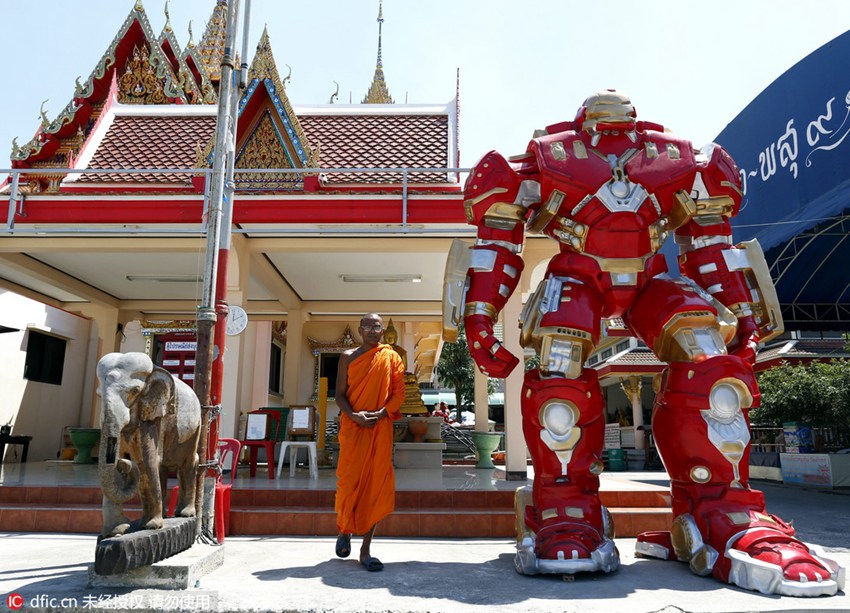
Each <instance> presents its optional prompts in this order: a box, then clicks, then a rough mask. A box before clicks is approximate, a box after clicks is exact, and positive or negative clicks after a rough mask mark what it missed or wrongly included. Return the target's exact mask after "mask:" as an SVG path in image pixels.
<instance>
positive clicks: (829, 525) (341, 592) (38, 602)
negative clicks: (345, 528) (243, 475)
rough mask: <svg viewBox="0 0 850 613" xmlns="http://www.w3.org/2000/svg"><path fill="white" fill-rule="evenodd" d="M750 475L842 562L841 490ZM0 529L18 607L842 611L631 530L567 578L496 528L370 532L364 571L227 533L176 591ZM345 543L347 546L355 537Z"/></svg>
mask: <svg viewBox="0 0 850 613" xmlns="http://www.w3.org/2000/svg"><path fill="white" fill-rule="evenodd" d="M756 486H757V487H759V488H760V489H763V490H764V491H765V493H766V495H767V499H768V508H769V509H770V511H771V512H774V513H777V514H780V515H783V516H784V517H785V518H786V519H794V520H796V521H795V524H796V525H797V526H798V530H799V532H800V535H801V536H802V538H804V539H805V540H807V541H810V542H819V543H820V544H821V545H823V546H824V550H825V551H827V552H829V553H830V554H831V555H832V557H834V558H837V559H838V560H839V561H840V562H841V563H843V564H844V565H845V566H850V530H848V526H850V497H848V496H847V495H842V494H835V493H825V492H816V491H807V490H802V489H799V488H794V487H788V486H783V485H773V484H756ZM0 539H2V541H0V542H2V544H0V596H2V599H3V601H6V598H7V595H8V594H10V593H16V594H20V595H21V597H22V599H23V608H22V609H21V610H23V611H28V610H36V609H39V610H52V611H73V610H75V609H76V610H79V611H91V610H93V609H108V610H115V609H117V610H135V611H139V610H166V611H169V610H172V611H173V610H187V611H188V610H192V611H197V610H205V611H344V612H348V611H352V612H353V611H358V612H360V611H375V612H378V611H415V612H426V611H428V612H441V611H446V612H454V611H476V612H477V611H481V612H483V611H487V612H490V611H522V612H532V611H570V612H572V611H576V612H579V611H580V612H582V613H594V612H597V611H599V612H602V611H605V612H608V611H629V612H630V613H631V612H655V611H665V612H674V611H694V612H701V611H706V612H709V611H710V612H727V611H850V596H848V595H847V594H846V593H840V594H839V595H838V596H834V597H831V598H817V599H796V598H787V597H775V596H762V595H760V594H756V593H752V592H745V591H743V590H740V589H737V588H734V587H731V586H727V585H723V584H721V583H719V582H717V581H715V580H713V579H710V578H703V577H697V576H694V575H692V574H691V573H690V571H689V570H688V569H687V567H686V566H685V565H684V564H679V563H676V562H660V561H655V560H646V559H636V558H635V557H634V555H633V551H634V539H618V540H617V546H618V547H619V549H620V553H621V558H622V563H623V565H622V567H621V568H620V570H619V571H618V572H616V573H614V574H612V575H584V576H582V575H578V576H577V577H576V579H575V581H573V582H567V581H563V580H562V579H561V578H560V577H554V576H538V577H525V576H521V575H518V574H517V573H516V572H515V571H514V570H513V543H512V542H511V541H510V540H508V539H505V540H433V539H381V538H380V537H379V538H378V539H377V540H376V542H375V544H374V546H373V553H374V554H375V555H378V556H379V557H380V558H381V559H382V560H383V561H384V563H385V564H386V568H385V569H384V571H383V572H380V573H367V572H366V571H365V570H364V569H363V568H362V567H361V566H360V565H359V564H358V563H357V562H356V561H354V559H348V560H340V559H337V558H336V557H335V556H334V554H333V548H334V543H333V541H334V539H333V538H330V537H323V538H295V537H237V538H229V539H228V540H227V543H226V545H225V564H224V566H223V567H222V568H219V569H218V570H216V571H214V572H213V573H211V574H209V575H207V576H206V577H204V578H203V579H202V580H201V581H200V584H199V586H198V587H197V588H196V589H190V590H185V591H178V592H169V591H165V590H128V589H123V590H114V589H105V588H87V587H86V570H85V569H86V565H87V564H88V563H90V562H91V560H92V557H93V550H94V544H95V539H94V537H90V536H86V535H55V534H52V535H46V534H23V533H13V534H5V535H0ZM354 546H355V551H354V554H353V555H355V556H356V551H357V549H356V548H357V547H358V546H359V543H358V542H357V541H355V542H354ZM63 599H64V600H63ZM13 604H14V603H13ZM4 610H9V607H8V605H7V606H5V608H4Z"/></svg>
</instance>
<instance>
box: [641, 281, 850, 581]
mask: <svg viewBox="0 0 850 613" xmlns="http://www.w3.org/2000/svg"><path fill="white" fill-rule="evenodd" d="M720 309H722V307H719V308H718V306H717V305H715V304H712V302H711V297H710V296H708V295H707V294H704V292H700V291H699V290H698V288H695V287H693V286H692V285H689V284H688V281H687V280H686V279H680V280H677V281H675V282H674V281H671V280H666V279H660V278H656V279H654V280H652V281H651V282H650V283H649V284H648V285H647V287H646V288H645V290H644V292H643V293H642V295H641V296H640V297H639V298H638V300H637V301H636V302H635V304H634V305H633V307H632V309H631V310H630V311H629V314H628V321H629V325H630V326H631V327H632V328H633V329H634V330H635V331H636V332H637V333H638V335H639V336H640V337H641V338H642V339H643V341H644V342H645V343H646V344H647V345H649V346H650V347H652V348H653V349H654V350H655V352H656V353H657V354H658V356H659V358H661V359H662V360H664V361H665V362H667V363H668V364H670V366H669V367H668V368H667V369H666V370H665V372H664V374H663V376H662V382H661V389H660V391H659V394H658V396H657V397H656V400H655V410H654V412H653V416H652V431H653V434H654V436H655V442H656V444H657V446H658V451H659V453H660V455H661V458H662V460H663V461H664V466H665V467H666V469H667V472H668V473H669V475H670V483H671V487H672V494H673V496H672V499H673V502H672V506H673V518H674V519H673V530H672V532H671V533H666V532H662V533H658V532H656V533H646V534H642V535H640V536H639V537H638V545H637V552H638V553H639V554H642V555H647V556H653V557H660V558H665V559H678V560H682V561H684V562H687V563H688V564H689V565H690V567H691V570H693V572H695V573H697V574H699V575H709V574H711V575H713V576H714V577H716V578H718V579H720V580H722V581H729V582H730V583H734V584H736V585H738V586H740V587H743V588H746V589H751V590H757V591H759V592H763V593H766V594H784V595H789V596H821V595H830V594H835V592H836V591H837V590H838V589H841V588H842V587H843V585H844V569H843V568H840V567H839V566H838V564H836V563H835V562H833V561H831V560H827V559H824V558H823V557H821V556H820V555H819V554H817V553H816V552H815V551H813V550H811V549H810V548H809V547H808V546H807V545H805V544H803V543H802V542H800V541H799V540H797V539H796V538H794V529H793V528H792V527H791V526H790V525H788V524H786V523H785V522H784V521H782V520H781V519H779V518H778V517H776V516H774V515H769V514H768V513H767V512H766V511H765V507H764V496H763V494H762V493H761V492H759V491H756V490H752V489H750V488H749V483H748V481H749V452H750V430H749V422H748V419H747V413H748V411H749V409H750V408H751V407H754V406H758V401H759V393H758V386H757V385H756V381H755V376H754V375H753V369H752V366H751V365H750V364H749V363H748V362H746V361H744V360H743V359H741V358H740V357H737V356H733V355H727V354H726V347H725V339H726V338H727V337H728V335H729V334H730V333H732V334H733V333H734V328H731V329H726V330H725V331H724V328H723V325H722V324H721V323H720V322H719V321H718V318H717V316H716V315H715V313H717V312H718V311H719V310H720Z"/></svg>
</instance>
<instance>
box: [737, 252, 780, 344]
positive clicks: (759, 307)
mask: <svg viewBox="0 0 850 613" xmlns="http://www.w3.org/2000/svg"><path fill="white" fill-rule="evenodd" d="M741 250H743V254H740V255H741V257H735V255H736V254H735V253H734V252H736V251H741ZM730 252H731V253H730ZM723 257H724V259H725V260H726V265H727V267H728V268H729V270H730V271H733V270H740V271H742V272H743V273H744V278H745V279H746V280H747V285H748V286H749V290H750V294H751V295H752V296H753V298H755V300H754V302H752V303H748V304H747V306H749V309H750V310H751V311H752V314H753V316H754V317H755V319H756V325H757V326H758V328H759V342H761V343H766V342H768V341H769V340H771V339H773V338H775V337H777V336H779V335H780V334H782V333H783V332H784V331H785V323H784V322H783V320H782V311H781V310H780V308H779V298H778V297H777V295H776V288H775V287H774V285H773V280H772V279H771V278H770V271H769V270H768V268H767V261H766V260H765V258H764V251H762V248H761V245H760V244H759V242H758V241H757V240H756V239H753V240H750V241H746V242H743V243H739V244H738V245H736V246H735V249H730V250H728V251H724V253H723ZM735 306H738V307H740V309H741V310H742V311H743V308H744V305H742V304H739V305H733V306H732V307H729V308H730V309H732V310H733V312H734V309H733V307H735Z"/></svg>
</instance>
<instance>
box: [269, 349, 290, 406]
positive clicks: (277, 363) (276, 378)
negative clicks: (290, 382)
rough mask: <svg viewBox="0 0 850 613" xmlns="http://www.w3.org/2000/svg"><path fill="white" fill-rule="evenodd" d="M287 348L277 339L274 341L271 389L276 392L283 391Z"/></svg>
mask: <svg viewBox="0 0 850 613" xmlns="http://www.w3.org/2000/svg"><path fill="white" fill-rule="evenodd" d="M285 353H286V352H285V349H284V348H283V346H282V345H281V344H280V343H278V342H277V341H272V348H271V357H270V359H269V391H270V392H272V393H275V394H282V393H283V361H284V357H285Z"/></svg>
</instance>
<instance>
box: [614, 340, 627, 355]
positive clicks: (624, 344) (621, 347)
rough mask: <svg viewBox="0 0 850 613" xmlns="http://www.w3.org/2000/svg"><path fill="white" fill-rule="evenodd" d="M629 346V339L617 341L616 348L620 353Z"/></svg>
mask: <svg viewBox="0 0 850 613" xmlns="http://www.w3.org/2000/svg"><path fill="white" fill-rule="evenodd" d="M628 348H629V341H623V342H622V343H617V346H616V347H615V349H616V350H617V353H620V352H621V351H625V350H626V349H628Z"/></svg>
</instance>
